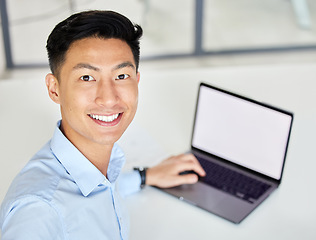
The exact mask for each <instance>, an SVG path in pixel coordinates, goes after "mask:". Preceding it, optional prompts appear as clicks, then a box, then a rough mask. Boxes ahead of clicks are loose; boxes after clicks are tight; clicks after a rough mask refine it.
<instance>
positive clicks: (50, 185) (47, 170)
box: [0, 144, 68, 217]
mask: <svg viewBox="0 0 316 240" xmlns="http://www.w3.org/2000/svg"><path fill="white" fill-rule="evenodd" d="M67 177H68V176H67V173H66V171H65V169H64V168H63V167H62V165H61V164H60V163H59V162H58V160H57V159H56V158H55V157H54V155H53V154H52V153H51V151H50V150H49V144H46V145H45V146H44V147H43V148H42V149H41V150H40V151H39V152H38V153H37V154H36V155H35V156H34V157H33V158H32V159H31V160H30V161H29V162H28V163H27V164H26V166H25V167H24V168H23V169H22V170H21V172H20V173H19V174H18V175H17V176H16V177H15V179H14V180H13V182H12V183H11V185H10V187H9V190H8V192H7V194H6V196H5V198H4V200H3V203H2V206H1V212H0V214H1V217H3V214H4V212H7V211H12V209H13V208H14V207H15V205H16V204H17V203H19V206H21V204H22V205H23V204H24V203H25V202H28V201H29V200H30V199H33V200H32V201H33V202H34V200H37V202H38V201H39V200H40V201H41V202H42V203H45V202H46V203H49V202H51V200H52V198H53V197H54V193H55V191H56V189H57V188H58V185H59V182H60V181H61V179H63V178H67Z"/></svg>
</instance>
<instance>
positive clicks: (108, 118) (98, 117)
mask: <svg viewBox="0 0 316 240" xmlns="http://www.w3.org/2000/svg"><path fill="white" fill-rule="evenodd" d="M89 116H90V117H91V118H93V119H95V120H99V121H102V122H106V123H110V122H113V121H114V120H116V119H117V118H118V117H119V116H120V113H117V114H113V115H109V116H104V115H95V114H89Z"/></svg>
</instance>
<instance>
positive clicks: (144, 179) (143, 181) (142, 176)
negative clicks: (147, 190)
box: [134, 167, 148, 189]
mask: <svg viewBox="0 0 316 240" xmlns="http://www.w3.org/2000/svg"><path fill="white" fill-rule="evenodd" d="M147 169H148V168H146V167H134V170H135V171H138V173H139V175H140V188H141V189H143V188H144V187H145V186H146V185H147Z"/></svg>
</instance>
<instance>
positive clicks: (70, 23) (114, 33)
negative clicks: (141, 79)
mask: <svg viewBox="0 0 316 240" xmlns="http://www.w3.org/2000/svg"><path fill="white" fill-rule="evenodd" d="M142 34H143V30H142V28H141V26H139V25H137V24H133V23H132V22H131V21H130V20H129V19H128V18H126V17H125V16H123V15H121V14H119V13H117V12H113V11H100V10H93V11H84V12H80V13H76V14H73V15H71V16H70V17H68V18H67V19H65V20H63V21H62V22H60V23H59V24H57V25H56V26H55V28H54V29H53V31H52V32H51V34H50V35H49V37H48V39H47V45H46V49H47V53H48V61H49V66H50V69H51V71H52V73H53V74H54V75H55V76H56V77H57V76H58V75H59V73H60V68H61V66H62V64H63V63H64V61H65V57H66V53H67V51H68V49H69V47H70V45H71V44H72V43H73V42H75V41H77V40H81V39H84V38H89V37H95V38H101V39H110V38H116V39H120V40H123V41H125V42H126V43H127V44H128V45H129V47H130V48H131V51H132V54H133V57H134V60H135V64H136V71H138V66H139V56H140V47H139V39H140V38H141V36H142Z"/></svg>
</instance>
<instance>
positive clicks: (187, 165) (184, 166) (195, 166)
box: [177, 159, 206, 176]
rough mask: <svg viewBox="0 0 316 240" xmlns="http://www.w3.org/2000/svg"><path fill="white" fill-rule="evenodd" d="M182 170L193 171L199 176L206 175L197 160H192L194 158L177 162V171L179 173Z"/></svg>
mask: <svg viewBox="0 0 316 240" xmlns="http://www.w3.org/2000/svg"><path fill="white" fill-rule="evenodd" d="M184 171H194V172H196V173H197V174H198V175H200V176H205V175H206V173H205V171H204V169H203V168H202V166H201V165H200V163H199V161H198V160H195V161H194V160H192V159H190V160H187V161H182V162H180V163H178V165H177V172H178V173H181V172H184Z"/></svg>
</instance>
